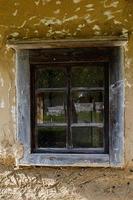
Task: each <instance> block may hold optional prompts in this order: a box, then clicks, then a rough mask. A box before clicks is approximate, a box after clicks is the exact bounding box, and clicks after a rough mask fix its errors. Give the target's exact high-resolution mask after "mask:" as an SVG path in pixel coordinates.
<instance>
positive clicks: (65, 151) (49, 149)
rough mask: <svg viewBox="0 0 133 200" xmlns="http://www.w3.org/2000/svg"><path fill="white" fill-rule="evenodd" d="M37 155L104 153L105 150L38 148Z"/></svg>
mask: <svg viewBox="0 0 133 200" xmlns="http://www.w3.org/2000/svg"><path fill="white" fill-rule="evenodd" d="M35 152H36V153H42V152H44V153H45V152H46V153H52V152H54V153H75V154H77V153H89V154H93V153H98V154H101V153H104V148H102V147H101V148H72V149H67V148H37V149H36V150H35Z"/></svg>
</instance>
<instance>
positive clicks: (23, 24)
mask: <svg viewBox="0 0 133 200" xmlns="http://www.w3.org/2000/svg"><path fill="white" fill-rule="evenodd" d="M26 22H27V21H26V20H25V21H24V22H23V23H22V25H21V26H19V27H18V28H19V29H20V28H23V27H24V26H25V24H26Z"/></svg>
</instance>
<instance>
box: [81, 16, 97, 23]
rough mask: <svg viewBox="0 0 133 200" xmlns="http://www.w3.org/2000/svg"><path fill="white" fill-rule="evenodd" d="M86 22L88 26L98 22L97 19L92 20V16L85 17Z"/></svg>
mask: <svg viewBox="0 0 133 200" xmlns="http://www.w3.org/2000/svg"><path fill="white" fill-rule="evenodd" d="M84 19H85V21H86V22H87V24H91V23H94V22H95V21H96V20H95V19H91V17H90V15H89V14H88V15H86V16H85V17H84Z"/></svg>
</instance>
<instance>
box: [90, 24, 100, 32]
mask: <svg viewBox="0 0 133 200" xmlns="http://www.w3.org/2000/svg"><path fill="white" fill-rule="evenodd" d="M92 29H93V30H96V31H100V30H101V29H100V27H99V26H98V25H94V26H93V28H92Z"/></svg>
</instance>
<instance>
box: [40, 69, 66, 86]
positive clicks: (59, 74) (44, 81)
mask: <svg viewBox="0 0 133 200" xmlns="http://www.w3.org/2000/svg"><path fill="white" fill-rule="evenodd" d="M65 82H66V81H65V72H64V71H63V69H38V70H36V88H61V87H65V85H66V83H65Z"/></svg>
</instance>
